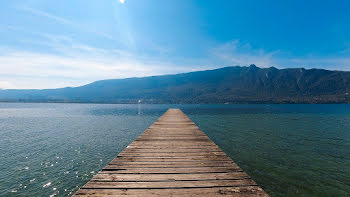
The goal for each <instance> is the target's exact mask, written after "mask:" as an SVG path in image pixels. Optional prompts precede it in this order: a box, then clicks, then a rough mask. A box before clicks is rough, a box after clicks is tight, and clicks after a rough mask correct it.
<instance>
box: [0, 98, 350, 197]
mask: <svg viewBox="0 0 350 197" xmlns="http://www.w3.org/2000/svg"><path fill="white" fill-rule="evenodd" d="M168 108H181V109H182V110H183V111H184V112H185V113H186V114H187V115H188V116H189V117H190V118H191V119H192V120H193V121H194V122H195V123H196V124H197V125H198V126H199V127H200V128H201V129H202V130H203V131H204V132H205V133H206V134H207V135H208V136H209V137H210V138H211V139H212V140H213V141H214V142H216V143H217V144H218V145H219V146H220V147H221V148H222V149H223V150H224V151H225V152H226V153H227V154H228V155H229V156H230V157H231V158H232V159H233V160H234V161H235V162H236V163H237V164H238V165H239V166H240V167H241V168H243V169H244V170H245V171H246V172H247V173H248V174H249V175H250V176H251V177H252V178H253V179H254V180H255V181H256V182H257V183H258V184H259V185H261V186H262V187H263V188H264V189H265V191H266V192H268V193H269V194H270V195H271V196H350V105H143V104H141V105H112V104H111V105H109V104H108V105H107V104H30V103H0V196H50V195H57V196H67V195H71V194H73V193H74V192H75V191H76V190H77V189H78V188H79V187H80V186H82V185H84V184H85V183H86V182H87V181H88V180H89V179H90V178H91V177H92V176H93V175H94V174H96V173H97V172H98V171H99V170H100V169H101V168H102V167H104V166H105V165H106V164H107V163H109V161H110V160H112V159H113V158H114V157H116V155H117V154H118V153H119V152H120V151H122V150H123V149H124V148H125V147H126V146H127V145H128V144H129V143H130V142H132V141H133V140H134V139H135V138H136V137H137V136H139V135H140V134H141V133H142V132H143V131H144V130H145V129H147V128H148V127H149V126H150V125H151V124H152V123H153V122H154V121H155V120H156V119H157V118H158V117H159V116H160V115H162V114H163V113H164V112H165V111H166V109H168Z"/></svg>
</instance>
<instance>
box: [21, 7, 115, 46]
mask: <svg viewBox="0 0 350 197" xmlns="http://www.w3.org/2000/svg"><path fill="white" fill-rule="evenodd" d="M18 9H20V10H23V11H26V12H29V13H31V14H34V15H37V16H41V17H46V18H49V19H51V20H54V21H56V22H58V23H60V24H63V25H68V26H70V27H73V28H75V29H79V30H83V31H85V32H88V33H91V34H94V35H96V36H100V37H102V38H105V39H109V40H114V41H118V40H116V39H115V38H114V37H113V36H111V35H109V34H107V33H104V32H102V31H101V30H98V31H97V30H95V29H94V28H89V27H86V26H84V25H82V24H79V23H77V22H75V21H73V20H69V19H66V18H63V17H59V16H56V15H53V14H51V13H48V12H45V11H43V10H39V9H35V8H31V7H24V6H21V7H18Z"/></svg>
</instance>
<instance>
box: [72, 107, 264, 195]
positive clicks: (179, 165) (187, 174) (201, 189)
mask: <svg viewBox="0 0 350 197" xmlns="http://www.w3.org/2000/svg"><path fill="white" fill-rule="evenodd" d="M106 195H113V196H121V195H130V196H223V195H228V196H268V195H267V194H266V193H265V192H264V191H263V190H262V189H261V187H259V186H257V185H256V183H255V182H254V181H253V180H252V179H251V178H250V177H249V176H248V175H247V174H246V173H245V172H244V171H243V170H242V169H241V168H240V167H239V166H238V165H237V164H236V163H234V162H233V161H232V159H231V158H229V157H228V156H227V155H226V154H225V153H224V152H223V151H222V150H221V149H220V148H219V147H218V146H217V145H216V144H215V143H214V142H213V141H211V140H210V139H209V137H208V136H207V135H205V134H204V133H203V132H202V131H201V130H200V129H199V128H198V127H197V125H196V124H195V123H193V122H192V121H191V120H190V119H189V118H188V117H187V116H186V115H185V114H184V113H183V112H182V111H181V110H178V109H169V110H168V111H167V112H166V113H165V114H164V115H163V116H161V117H160V118H159V119H158V120H157V121H156V122H154V123H153V125H151V126H150V127H149V128H148V129H147V130H146V131H145V132H144V133H143V134H142V135H140V136H139V137H138V138H137V139H135V140H134V141H133V142H132V143H131V144H130V145H129V146H128V147H126V148H125V149H124V150H123V151H122V152H121V153H119V155H118V156H117V157H116V158H115V159H113V160H112V161H111V162H110V163H109V164H108V165H107V166H106V167H104V168H103V169H102V170H101V171H100V172H99V173H98V174H97V175H95V176H94V177H93V178H92V179H91V180H90V181H89V182H88V183H86V184H85V185H84V186H83V187H82V188H81V189H79V190H78V191H77V192H76V194H75V196H106Z"/></svg>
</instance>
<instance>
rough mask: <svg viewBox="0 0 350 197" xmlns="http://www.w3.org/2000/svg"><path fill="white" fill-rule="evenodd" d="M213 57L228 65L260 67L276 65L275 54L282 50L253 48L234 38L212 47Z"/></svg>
mask: <svg viewBox="0 0 350 197" xmlns="http://www.w3.org/2000/svg"><path fill="white" fill-rule="evenodd" d="M211 53H212V55H213V58H218V59H219V62H222V63H223V64H226V65H241V66H247V65H249V64H256V65H259V66H260V67H269V66H275V62H274V56H276V55H278V54H279V53H280V51H273V52H266V51H264V50H263V49H253V48H252V46H251V45H250V44H249V43H242V42H240V41H239V40H233V41H231V42H228V43H224V44H221V45H218V46H216V47H214V48H212V49H211Z"/></svg>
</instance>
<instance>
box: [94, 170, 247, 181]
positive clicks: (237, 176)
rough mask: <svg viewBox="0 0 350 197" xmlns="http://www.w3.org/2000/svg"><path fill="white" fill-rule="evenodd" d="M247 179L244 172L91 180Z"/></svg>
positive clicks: (114, 176) (106, 176)
mask: <svg viewBox="0 0 350 197" xmlns="http://www.w3.org/2000/svg"><path fill="white" fill-rule="evenodd" d="M243 178H249V176H248V175H247V174H246V173H245V172H230V173H206V174H203V173H199V174H195V173H193V174H96V175H95V176H94V177H93V178H92V180H100V181H196V180H220V179H226V180H228V179H243Z"/></svg>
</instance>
